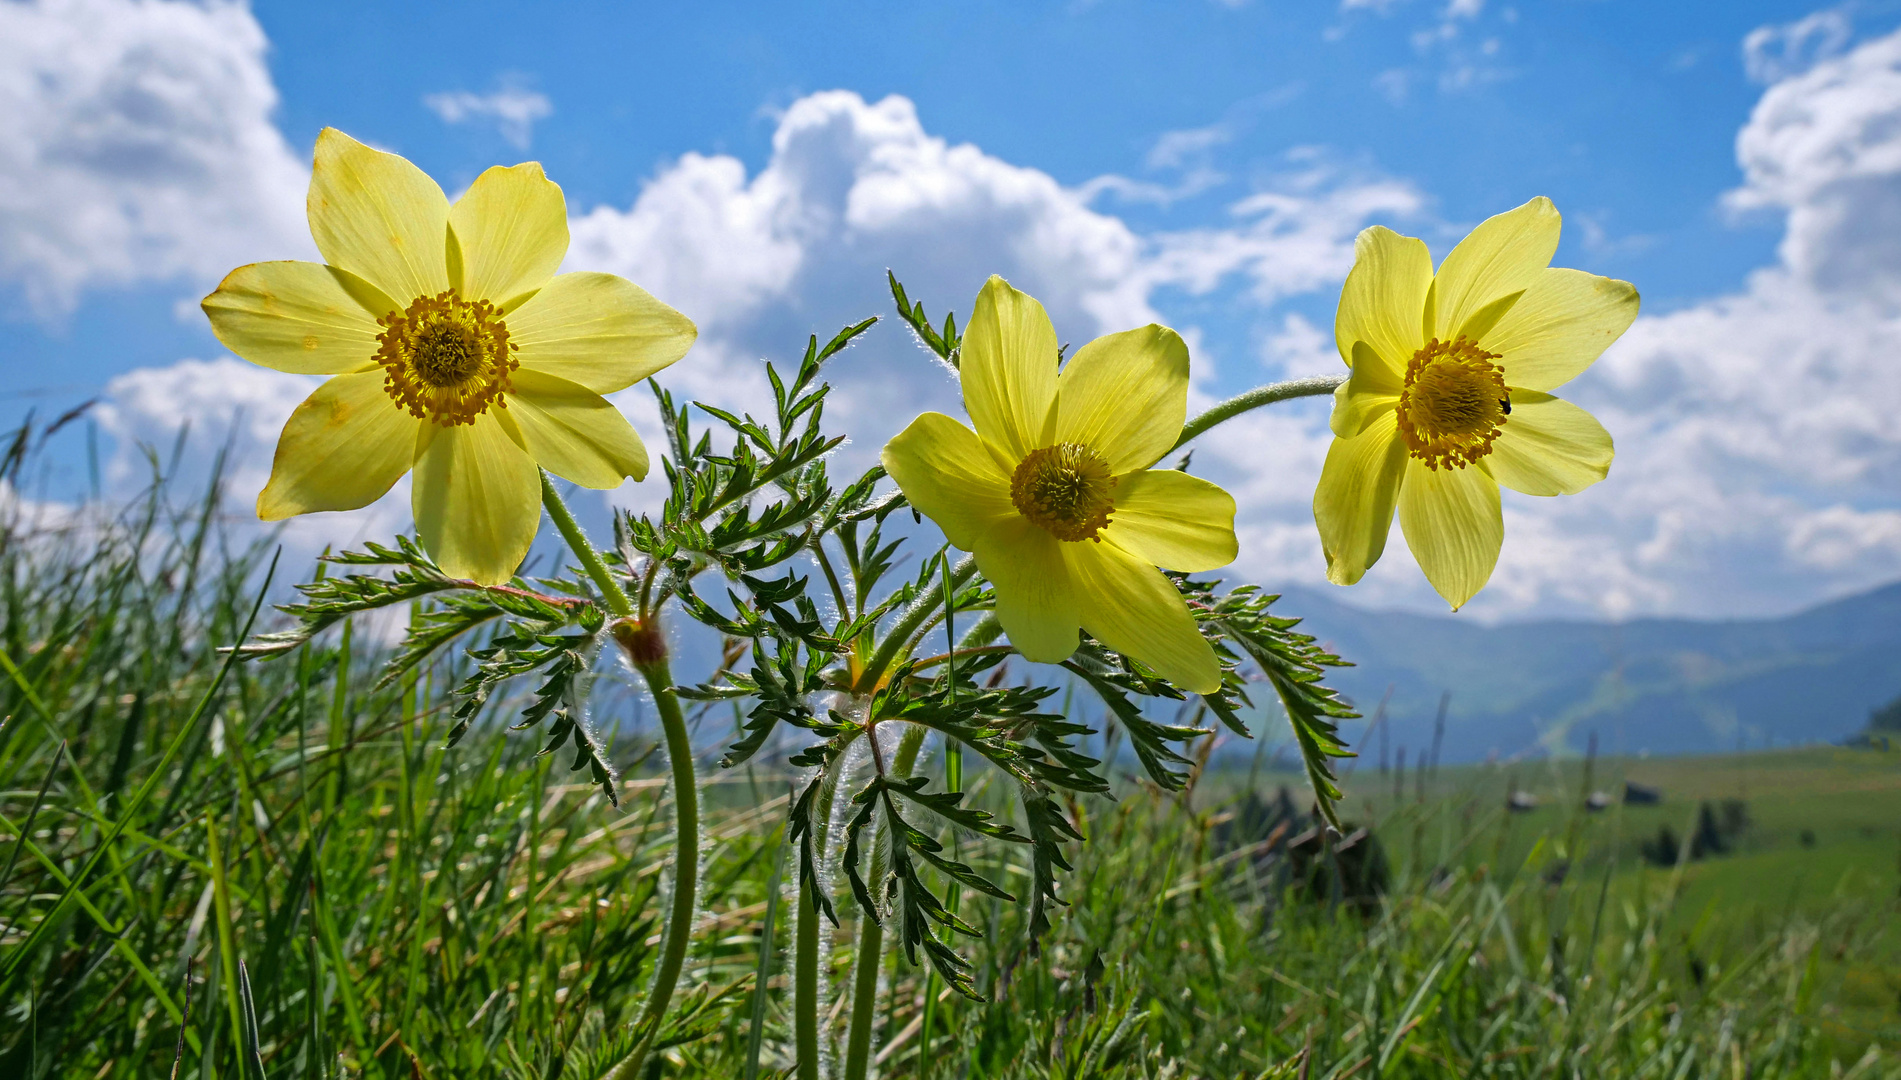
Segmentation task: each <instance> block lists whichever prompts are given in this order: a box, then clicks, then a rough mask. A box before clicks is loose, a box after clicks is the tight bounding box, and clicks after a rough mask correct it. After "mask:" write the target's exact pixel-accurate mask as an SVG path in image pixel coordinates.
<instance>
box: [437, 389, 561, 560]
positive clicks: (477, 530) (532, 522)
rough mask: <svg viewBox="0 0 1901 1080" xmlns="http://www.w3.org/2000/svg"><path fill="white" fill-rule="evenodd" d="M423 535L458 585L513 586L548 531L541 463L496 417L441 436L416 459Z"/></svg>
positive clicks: (444, 429) (441, 432)
mask: <svg viewBox="0 0 1901 1080" xmlns="http://www.w3.org/2000/svg"><path fill="white" fill-rule="evenodd" d="M410 506H411V507H412V509H413V510H414V511H415V515H416V532H417V534H418V535H419V536H421V537H422V543H423V546H424V547H425V548H428V549H429V554H430V555H431V556H433V557H434V558H435V560H436V562H437V563H438V564H439V565H440V566H441V567H442V569H443V570H444V572H446V573H448V574H449V575H451V576H452V577H463V578H471V579H473V580H475V581H477V582H480V583H481V584H484V585H499V584H501V583H502V582H504V581H507V580H508V579H509V578H510V577H512V576H513V575H514V573H515V568H516V567H518V566H520V565H521V561H522V559H523V557H525V556H526V555H527V554H528V545H530V544H532V543H534V540H535V531H536V530H537V529H539V528H540V527H541V478H540V476H539V474H537V472H536V471H535V460H534V459H533V458H531V457H529V456H528V454H527V452H526V451H524V450H523V449H522V448H521V447H520V446H517V445H516V444H515V440H514V439H512V438H510V437H509V435H508V432H507V431H505V430H504V429H503V427H502V425H501V424H500V423H498V422H497V421H496V420H495V419H494V418H493V417H490V416H478V417H476V420H475V423H473V424H457V425H455V426H453V427H442V428H437V429H436V431H435V432H434V438H433V439H431V440H430V441H429V445H428V448H427V449H425V450H423V452H422V453H421V455H419V456H418V457H417V458H416V478H415V481H414V484H413V486H412V488H411V489H410Z"/></svg>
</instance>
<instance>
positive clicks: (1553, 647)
mask: <svg viewBox="0 0 1901 1080" xmlns="http://www.w3.org/2000/svg"><path fill="white" fill-rule="evenodd" d="M1275 610H1276V611H1278V612H1280V613H1282V614H1286V615H1297V616H1301V617H1303V618H1304V619H1305V620H1306V621H1305V622H1304V623H1303V624H1302V625H1301V627H1300V629H1301V630H1302V631H1304V632H1306V633H1310V634H1313V635H1314V636H1315V637H1317V638H1319V639H1320V640H1321V641H1322V642H1325V643H1327V644H1328V645H1329V646H1330V647H1331V648H1332V649H1333V650H1334V651H1335V652H1338V653H1339V654H1341V656H1342V657H1344V658H1345V659H1347V660H1351V661H1353V662H1354V663H1355V664H1356V665H1357V666H1356V667H1352V668H1347V669H1343V670H1340V671H1336V672H1333V673H1331V674H1330V676H1329V680H1328V681H1329V682H1330V683H1331V684H1333V685H1335V686H1337V687H1339V688H1340V689H1341V690H1342V692H1344V693H1346V694H1347V695H1348V696H1350V697H1351V698H1352V699H1353V700H1354V702H1355V704H1356V705H1357V706H1358V707H1359V709H1360V711H1361V712H1363V713H1365V714H1366V715H1367V717H1368V718H1369V719H1370V718H1371V716H1372V714H1373V711H1374V709H1375V708H1376V707H1377V705H1378V704H1379V701H1380V697H1381V695H1383V694H1384V693H1385V692H1386V688H1387V686H1388V685H1391V686H1392V687H1393V696H1392V700H1391V703H1390V704H1389V705H1388V706H1387V722H1388V724H1390V725H1391V728H1390V732H1389V734H1390V739H1391V741H1392V744H1393V745H1394V746H1395V747H1398V746H1401V745H1403V746H1407V747H1409V748H1410V750H1411V752H1412V753H1414V754H1415V755H1416V754H1417V753H1418V752H1420V751H1422V750H1424V749H1425V748H1426V747H1427V745H1428V744H1429V743H1430V741H1431V738H1432V723H1433V715H1434V712H1435V711H1436V710H1437V708H1438V704H1439V697H1440V694H1441V692H1442V691H1445V690H1450V691H1451V692H1452V700H1451V708H1450V710H1449V711H1448V713H1447V717H1446V732H1445V745H1444V749H1443V753H1442V757H1443V759H1444V760H1446V761H1462V760H1463V761H1471V760H1477V759H1482V758H1485V757H1487V756H1490V755H1492V754H1497V755H1499V756H1501V757H1512V756H1518V755H1526V754H1538V753H1544V752H1559V753H1562V752H1566V751H1582V750H1583V749H1584V747H1585V744H1586V741H1587V740H1588V738H1589V736H1590V733H1591V732H1592V731H1595V732H1596V733H1597V735H1598V743H1599V747H1600V749H1601V750H1602V752H1604V753H1607V754H1611V753H1632V754H1635V753H1643V752H1648V753H1657V754H1666V753H1668V754H1675V753H1693V752H1705V753H1707V752H1713V751H1724V750H1734V749H1736V748H1737V747H1738V746H1739V745H1741V746H1746V747H1749V748H1752V749H1755V748H1761V747H1763V746H1766V745H1788V744H1799V743H1807V742H1816V741H1833V740H1837V739H1840V738H1843V737H1844V736H1847V735H1850V734H1852V733H1854V732H1856V731H1860V730H1861V729H1862V728H1863V727H1864V726H1865V725H1866V723H1867V721H1868V714H1869V712H1870V710H1872V709H1874V708H1876V707H1878V706H1880V705H1883V704H1885V703H1886V702H1888V701H1891V700H1893V699H1894V698H1895V696H1896V694H1897V693H1901V582H1897V583H1895V584H1891V585H1887V586H1883V587H1881V588H1878V589H1874V590H1872V591H1870V592H1866V593H1862V594H1860V595H1857V596H1851V597H1847V598H1844V599H1840V600H1834V601H1830V602H1828V603H1825V604H1820V605H1817V606H1815V607H1812V608H1809V609H1807V610H1805V611H1801V612H1797V613H1796V614H1793V615H1788V616H1783V617H1781V618H1774V619H1730V620H1721V621H1713V620H1712V621H1706V620H1697V619H1633V620H1630V621H1628V622H1623V623H1589V622H1579V621H1568V620H1550V621H1534V622H1521V623H1505V624H1500V625H1497V626H1487V625H1484V624H1481V623H1477V622H1471V621H1467V620H1465V619H1461V618H1459V617H1458V616H1453V615H1413V614H1404V613H1396V612H1373V611H1365V610H1362V609H1359V608H1354V607H1349V606H1347V605H1345V604H1342V603H1340V602H1339V601H1338V600H1336V599H1334V598H1333V597H1331V596H1329V595H1327V594H1326V593H1324V592H1317V591H1313V590H1308V589H1289V590H1287V593H1286V596H1285V598H1284V599H1283V600H1282V601H1281V602H1279V603H1277V604H1276V605H1275ZM1365 725H1366V721H1365V720H1360V721H1348V722H1347V724H1346V725H1345V734H1346V735H1347V737H1348V738H1349V739H1351V740H1353V741H1355V742H1358V741H1359V740H1360V738H1361V735H1362V733H1363V731H1364V730H1365ZM1371 741H1372V743H1373V745H1371V746H1367V747H1358V748H1357V749H1360V750H1361V751H1362V753H1366V754H1368V756H1370V757H1374V758H1376V757H1377V755H1378V752H1379V751H1378V743H1377V737H1375V739H1374V740H1371ZM1414 760H1417V758H1416V757H1415V758H1414Z"/></svg>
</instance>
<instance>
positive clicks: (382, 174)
mask: <svg viewBox="0 0 1901 1080" xmlns="http://www.w3.org/2000/svg"><path fill="white" fill-rule="evenodd" d="M306 206H307V209H308V212H309V214H310V235H311V237H312V238H313V239H315V240H316V241H317V250H318V251H321V252H323V260H324V261H325V262H327V263H329V264H330V265H332V266H340V267H342V268H343V269H345V270H348V271H349V272H351V273H352V274H355V275H356V276H358V277H360V278H362V279H364V280H365V281H368V282H369V283H370V284H372V285H375V286H376V287H377V288H379V289H381V290H383V291H384V292H385V293H387V294H388V295H389V297H390V299H392V300H394V301H396V303H397V304H399V305H403V306H407V305H408V304H409V303H410V302H411V301H413V300H415V299H416V298H417V297H419V296H434V295H436V294H437V293H439V292H441V291H443V290H444V289H447V288H448V287H449V261H448V257H447V251H448V244H449V199H448V197H447V196H445V195H443V193H442V188H440V187H438V186H437V184H436V182H435V181H434V180H431V179H429V175H428V174H427V173H425V172H423V171H422V170H421V169H418V168H417V167H416V166H414V165H411V164H410V163H409V162H408V161H406V160H404V159H403V158H400V157H398V156H396V155H395V154H386V153H383V152H382V151H381V150H372V149H370V148H369V147H367V146H364V145H363V144H362V143H360V142H357V141H356V140H355V139H352V138H350V137H349V136H348V135H345V134H344V133H343V132H341V131H338V130H337V129H336V128H324V129H323V132H322V133H321V134H319V135H318V136H317V160H316V165H315V167H314V168H313V170H312V172H311V174H310V196H309V198H308V199H307V200H306Z"/></svg>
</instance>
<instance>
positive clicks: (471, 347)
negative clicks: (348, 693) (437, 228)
mask: <svg viewBox="0 0 1901 1080" xmlns="http://www.w3.org/2000/svg"><path fill="white" fill-rule="evenodd" d="M377 321H378V323H379V324H380V325H381V326H382V327H383V332H382V333H381V334H378V335H377V337H376V341H377V344H378V348H377V350H376V362H377V363H379V364H381V365H383V388H384V389H385V390H387V391H389V396H390V399H391V400H392V401H394V402H396V404H397V405H399V406H401V407H402V408H404V409H407V410H409V414H410V415H411V416H415V417H417V418H419V419H427V420H433V421H435V422H436V423H438V424H441V425H442V426H444V427H451V426H453V425H455V424H473V423H475V418H476V417H478V416H480V415H482V414H483V413H484V412H486V411H488V407H489V406H490V405H491V404H492V405H494V406H495V407H496V408H501V409H505V408H507V407H508V401H507V399H505V398H504V397H503V396H502V395H503V394H505V393H507V392H508V390H509V389H510V385H509V379H508V376H509V374H510V373H511V372H513V371H514V370H515V369H516V368H518V367H520V366H521V365H520V364H519V363H518V362H517V361H516V360H515V357H514V355H513V353H514V351H515V345H514V343H513V342H511V341H509V340H508V326H507V324H506V323H504V322H503V321H502V311H501V309H500V308H498V307H496V306H495V305H493V304H491V303H489V302H488V301H487V300H477V301H474V302H473V303H471V302H470V301H467V300H464V299H462V298H461V297H459V296H457V295H456V294H455V291H454V290H453V289H451V290H446V291H444V292H440V293H437V294H436V295H434V296H419V297H417V298H416V299H415V300H414V301H412V302H411V303H410V305H409V307H408V308H407V309H405V310H404V311H403V313H402V314H400V315H396V314H391V315H385V316H383V317H382V318H381V319H379V320H377Z"/></svg>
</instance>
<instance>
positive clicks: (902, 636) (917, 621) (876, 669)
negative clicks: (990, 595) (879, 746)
mask: <svg viewBox="0 0 1901 1080" xmlns="http://www.w3.org/2000/svg"><path fill="white" fill-rule="evenodd" d="M976 572H977V560H976V558H975V557H974V556H970V555H966V556H964V557H963V559H962V560H961V561H959V562H958V564H957V566H956V568H955V569H953V570H952V571H951V582H952V584H953V586H955V585H962V584H963V583H964V582H966V581H969V580H970V576H971V575H972V574H975V573H976ZM943 600H944V594H943V592H942V591H941V590H938V589H926V590H925V591H924V592H922V593H920V594H919V595H918V598H917V599H916V600H913V601H911V606H910V607H908V608H905V609H904V614H902V615H900V616H898V621H897V622H896V623H895V624H893V625H892V627H891V631H890V633H888V634H886V635H885V639H884V641H882V642H880V643H879V645H878V651H877V652H875V653H873V654H872V655H871V662H870V663H869V664H866V665H865V672H864V674H863V675H861V676H859V681H858V685H859V687H860V688H862V689H863V690H864V692H866V693H870V692H871V691H872V690H873V689H875V688H876V687H877V685H878V680H879V679H881V678H883V677H884V673H885V669H886V668H889V667H890V666H891V663H892V661H894V660H896V659H897V658H898V653H899V652H900V651H901V650H902V649H904V647H905V646H906V645H908V644H910V642H911V637H912V635H914V634H916V633H917V632H918V629H919V628H920V627H922V626H923V625H924V624H925V622H927V621H928V620H929V619H930V618H931V616H933V615H935V614H936V613H937V608H938V605H939V604H941V603H943Z"/></svg>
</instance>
